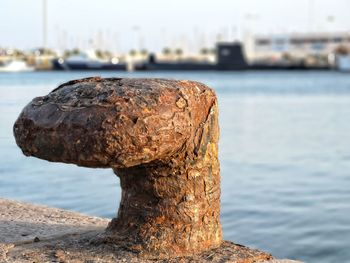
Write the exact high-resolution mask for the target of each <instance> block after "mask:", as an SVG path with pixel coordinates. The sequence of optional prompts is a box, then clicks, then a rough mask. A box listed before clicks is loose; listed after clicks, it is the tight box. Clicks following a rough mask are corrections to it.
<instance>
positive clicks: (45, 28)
mask: <svg viewBox="0 0 350 263" xmlns="http://www.w3.org/2000/svg"><path fill="white" fill-rule="evenodd" d="M46 47H47V0H43V48H46Z"/></svg>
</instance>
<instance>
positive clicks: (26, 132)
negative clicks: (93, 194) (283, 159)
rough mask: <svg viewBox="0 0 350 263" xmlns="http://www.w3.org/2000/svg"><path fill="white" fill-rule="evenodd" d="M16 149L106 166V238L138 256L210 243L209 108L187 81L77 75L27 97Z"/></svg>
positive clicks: (215, 173)
mask: <svg viewBox="0 0 350 263" xmlns="http://www.w3.org/2000/svg"><path fill="white" fill-rule="evenodd" d="M14 134H15V137H16V142H17V144H18V146H19V147H20V148H21V149H22V151H23V153H24V154H25V155H28V156H29V155H31V156H35V157H38V158H42V159H45V160H48V161H53V162H65V163H74V164H77V165H79V166H86V167H104V168H108V167H111V168H113V170H114V172H115V173H116V174H117V175H118V176H119V177H120V182H121V187H122V199H121V203H120V207H119V211H118V216H117V218H115V219H113V220H112V221H111V222H110V224H109V226H108V228H107V230H106V234H105V235H106V240H108V241H109V242H116V243H119V244H120V243H122V244H123V245H124V246H125V247H127V248H129V249H131V250H133V251H135V252H138V253H140V255H141V256H143V257H146V258H158V259H162V258H172V257H179V256H185V255H190V254H193V253H199V252H202V251H204V250H208V249H211V248H215V247H218V246H220V244H221V241H222V232H221V224H220V168H219V162H218V139H219V129H218V108H217V99H216V96H215V93H214V91H213V90H211V89H210V88H208V87H207V86H205V85H203V84H201V83H198V82H192V81H175V80H164V79H117V78H106V79H102V78H87V79H81V80H75V81H70V82H67V83H65V84H63V85H61V86H59V87H58V88H57V89H55V90H53V91H52V92H51V93H49V94H48V95H47V96H44V97H38V98H35V99H33V100H32V101H31V102H30V103H29V104H28V105H27V106H26V107H25V108H24V109H23V111H22V113H21V114H20V116H19V117H18V119H17V121H16V123H15V125H14Z"/></svg>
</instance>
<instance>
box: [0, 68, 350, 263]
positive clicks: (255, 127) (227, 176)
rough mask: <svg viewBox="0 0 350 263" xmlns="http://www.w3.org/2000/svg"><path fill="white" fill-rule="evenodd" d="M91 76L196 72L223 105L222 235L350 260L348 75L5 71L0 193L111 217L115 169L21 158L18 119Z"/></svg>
mask: <svg viewBox="0 0 350 263" xmlns="http://www.w3.org/2000/svg"><path fill="white" fill-rule="evenodd" d="M91 75H102V76H112V75H113V76H121V77H167V78H175V79H192V80H198V81H201V82H204V83H206V84H208V85H209V86H211V87H213V88H214V89H215V90H216V91H217V95H218V97H219V103H220V105H219V106H220V124H221V142H220V160H221V175H222V223H223V228H224V235H225V238H226V239H228V240H232V241H235V242H237V243H241V244H245V245H248V246H253V247H256V248H260V249H263V250H266V251H269V252H271V253H272V254H273V255H275V256H276V257H281V258H292V259H300V260H304V261H306V262H318V263H321V262H348V261H349V258H350V74H348V75H346V74H341V73H336V72H247V73H244V72H243V73H188V72H182V73H181V72H179V73H170V72H163V73H115V74H111V73H108V74H105V73H99V72H95V73H48V72H42V73H22V74H1V75H0V94H1V96H0V197H6V198H13V199H18V200H24V201H30V202H34V203H41V204H46V205H50V206H55V207H61V208H65V209H71V210H75V211H79V212H83V213H86V214H90V215H96V216H103V217H113V216H114V215H115V213H116V211H117V207H118V204H119V200H120V188H119V181H118V179H117V177H116V176H115V175H114V174H113V173H112V171H111V170H108V169H107V170H103V169H86V168H80V167H76V166H74V165H67V164H53V163H48V162H46V161H42V160H39V159H35V158H28V157H25V156H23V154H22V153H21V151H20V150H19V148H18V147H17V146H16V144H15V141H14V138H13V135H12V125H13V123H14V121H15V119H16V117H17V116H18V114H19V113H20V111H21V109H22V108H23V107H24V106H25V105H26V104H27V103H28V102H29V101H30V100H31V99H32V98H33V97H35V96H40V95H45V94H47V93H48V92H49V91H50V90H52V89H53V88H55V87H56V86H57V85H58V84H59V83H62V82H64V81H67V80H70V79H75V78H80V77H84V76H91Z"/></svg>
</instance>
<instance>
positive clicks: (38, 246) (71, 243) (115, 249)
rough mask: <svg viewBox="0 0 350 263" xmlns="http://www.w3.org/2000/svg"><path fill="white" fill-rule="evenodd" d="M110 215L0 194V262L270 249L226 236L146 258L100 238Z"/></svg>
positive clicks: (232, 257) (223, 255) (249, 255)
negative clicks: (191, 249) (193, 249)
mask: <svg viewBox="0 0 350 263" xmlns="http://www.w3.org/2000/svg"><path fill="white" fill-rule="evenodd" d="M109 221H110V220H109V219H106V218H98V217H91V216H86V215H82V214H78V213H74V212H70V211H66V210H62V209H57V208H50V207H45V206H39V205H33V204H29V203H23V202H18V201H12V200H6V199H0V262H6V263H7V262H90V263H91V262H153V263H154V262H236V263H238V262H240V263H250V262H264V263H297V261H292V260H277V259H274V258H273V257H272V255H270V254H269V253H266V252H263V251H259V250H256V249H251V248H248V247H245V246H242V245H238V244H234V243H232V242H229V241H225V242H223V244H222V245H221V247H219V248H217V249H213V250H210V251H206V252H204V253H201V254H198V255H193V256H192V257H185V258H176V259H171V260H159V261H157V260H145V259H142V258H139V257H138V256H137V255H136V254H134V253H132V252H130V251H128V250H126V249H125V248H124V247H123V246H122V244H120V245H117V244H107V243H101V242H99V237H100V236H101V235H103V232H104V229H105V228H106V226H107V224H108V222H109Z"/></svg>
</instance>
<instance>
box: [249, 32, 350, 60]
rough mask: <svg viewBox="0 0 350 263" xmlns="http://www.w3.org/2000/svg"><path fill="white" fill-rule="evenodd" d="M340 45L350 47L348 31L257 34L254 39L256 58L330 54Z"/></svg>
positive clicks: (349, 33)
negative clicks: (282, 55)
mask: <svg viewBox="0 0 350 263" xmlns="http://www.w3.org/2000/svg"><path fill="white" fill-rule="evenodd" d="M339 46H345V47H348V48H350V32H348V33H312V34H311V33H308V34H307V33H298V34H280V35H266V36H256V37H254V39H253V50H252V52H253V53H254V57H255V58H262V57H273V56H279V55H281V54H286V53H288V54H290V55H293V56H296V57H305V56H307V55H314V54H318V55H328V54H331V53H334V51H335V50H336V49H337V48H338V47H339Z"/></svg>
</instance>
